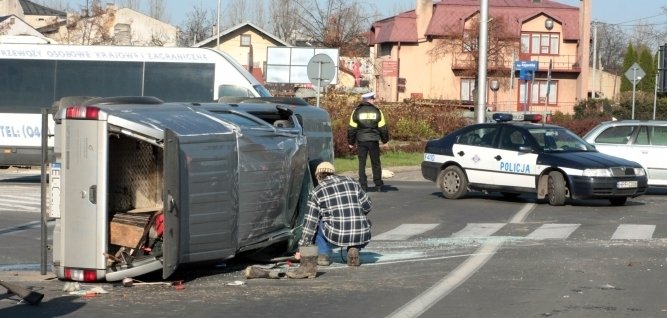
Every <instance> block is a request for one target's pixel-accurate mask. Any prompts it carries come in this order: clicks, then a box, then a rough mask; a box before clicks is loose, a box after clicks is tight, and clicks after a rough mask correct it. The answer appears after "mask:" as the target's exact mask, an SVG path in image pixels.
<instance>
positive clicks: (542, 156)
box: [421, 113, 647, 205]
mask: <svg viewBox="0 0 667 318" xmlns="http://www.w3.org/2000/svg"><path fill="white" fill-rule="evenodd" d="M539 116H540V115H534V117H532V118H531V117H530V116H526V118H524V121H520V122H514V121H512V115H510V114H500V113H497V114H494V115H493V119H494V120H495V121H496V122H495V123H482V124H474V125H470V126H467V127H464V128H461V129H459V130H457V131H454V132H452V133H450V134H448V135H446V136H445V137H443V138H441V139H437V140H430V141H428V142H427V144H426V149H425V151H424V161H423V162H422V165H421V171H422V175H423V176H424V178H426V179H428V180H431V181H434V182H436V183H437V185H438V186H439V187H440V189H441V190H442V194H443V195H444V197H445V198H448V199H459V198H461V197H463V196H465V195H466V193H467V192H468V191H475V190H476V191H484V192H500V193H502V194H503V195H504V196H507V197H515V196H518V195H519V194H520V193H527V192H528V193H536V194H537V198H538V199H544V198H546V199H547V201H548V202H549V204H551V205H564V204H565V200H566V199H567V198H572V199H607V200H609V201H610V202H611V204H612V205H623V204H625V202H626V201H627V199H628V197H636V196H639V195H642V194H644V193H645V192H646V189H647V177H646V172H645V171H644V169H643V168H642V166H641V165H639V164H638V163H636V162H633V161H629V160H625V159H622V158H618V157H613V156H610V155H606V154H603V153H600V152H598V151H597V150H595V148H594V147H593V146H591V145H590V144H588V143H587V142H586V141H584V140H583V139H581V138H579V136H577V135H576V134H574V133H573V132H571V131H569V130H567V129H565V128H563V127H559V126H555V125H547V124H538V123H536V122H539V121H540V120H541V118H539Z"/></svg>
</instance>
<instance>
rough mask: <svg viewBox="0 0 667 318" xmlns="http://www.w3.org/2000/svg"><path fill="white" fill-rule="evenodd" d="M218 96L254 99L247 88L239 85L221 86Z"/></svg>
mask: <svg viewBox="0 0 667 318" xmlns="http://www.w3.org/2000/svg"><path fill="white" fill-rule="evenodd" d="M218 96H220V97H223V96H229V97H254V95H253V94H252V93H251V92H250V91H249V90H248V89H247V88H245V87H241V86H237V85H220V86H219V87H218Z"/></svg>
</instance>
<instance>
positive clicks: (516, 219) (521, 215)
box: [510, 203, 537, 223]
mask: <svg viewBox="0 0 667 318" xmlns="http://www.w3.org/2000/svg"><path fill="white" fill-rule="evenodd" d="M535 207H537V204H535V203H526V204H525V205H524V206H523V208H521V210H519V212H517V213H516V214H514V216H513V217H512V219H510V223H523V222H524V221H525V220H526V218H527V217H528V214H530V212H533V210H534V209H535Z"/></svg>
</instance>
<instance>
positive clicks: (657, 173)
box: [584, 120, 667, 187]
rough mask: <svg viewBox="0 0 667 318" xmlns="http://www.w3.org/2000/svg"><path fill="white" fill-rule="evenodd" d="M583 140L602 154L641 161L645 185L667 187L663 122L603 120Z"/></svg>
mask: <svg viewBox="0 0 667 318" xmlns="http://www.w3.org/2000/svg"><path fill="white" fill-rule="evenodd" d="M584 139H585V140H586V141H587V142H588V143H590V144H592V145H594V146H595V148H596V149H597V150H598V151H600V152H602V153H606V154H609V155H612V156H616V157H621V158H625V159H628V160H632V161H635V162H637V163H639V164H641V165H642V167H644V170H646V173H647V176H648V185H649V186H654V187H655V186H667V160H665V158H667V121H663V120H621V121H607V122H603V123H600V124H599V125H598V126H596V127H595V128H593V129H591V131H589V132H588V133H587V134H586V135H585V136H584Z"/></svg>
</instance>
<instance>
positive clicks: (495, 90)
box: [489, 79, 500, 111]
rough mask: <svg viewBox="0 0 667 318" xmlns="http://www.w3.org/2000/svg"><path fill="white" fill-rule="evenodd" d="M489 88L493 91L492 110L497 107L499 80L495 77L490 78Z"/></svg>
mask: <svg viewBox="0 0 667 318" xmlns="http://www.w3.org/2000/svg"><path fill="white" fill-rule="evenodd" d="M489 88H490V89H491V91H492V92H493V111H496V109H497V108H498V89H500V82H498V80H497V79H493V80H491V82H490V83H489Z"/></svg>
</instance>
